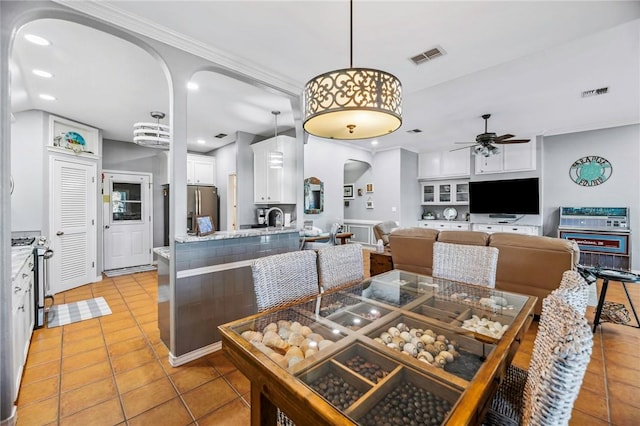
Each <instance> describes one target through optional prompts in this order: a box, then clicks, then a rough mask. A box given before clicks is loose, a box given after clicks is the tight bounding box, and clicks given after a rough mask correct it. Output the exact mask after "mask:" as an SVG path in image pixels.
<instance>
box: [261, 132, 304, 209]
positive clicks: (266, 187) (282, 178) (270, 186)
mask: <svg viewBox="0 0 640 426" xmlns="http://www.w3.org/2000/svg"><path fill="white" fill-rule="evenodd" d="M251 148H252V149H253V199H254V203H256V204H276V203H277V204H295V203H296V188H297V185H296V179H295V175H296V151H295V139H294V138H292V137H289V136H276V137H275V138H271V139H268V140H266V141H262V142H258V143H254V144H253V145H251Z"/></svg>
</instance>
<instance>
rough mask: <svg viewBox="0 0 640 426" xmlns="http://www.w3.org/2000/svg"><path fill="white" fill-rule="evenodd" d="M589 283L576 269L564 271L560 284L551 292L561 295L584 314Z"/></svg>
mask: <svg viewBox="0 0 640 426" xmlns="http://www.w3.org/2000/svg"><path fill="white" fill-rule="evenodd" d="M590 285H591V284H589V283H588V282H587V281H586V280H585V279H584V278H582V275H580V273H579V272H578V271H572V270H569V271H564V273H563V274H562V281H560V286H559V287H558V288H557V289H555V290H553V292H552V293H555V294H557V295H558V296H560V297H562V298H563V299H564V300H565V301H566V302H567V303H569V304H570V305H571V306H572V307H573V309H575V310H576V311H578V313H580V315H584V314H585V313H586V312H587V305H588V303H589V290H590V287H589V286H590ZM594 285H595V284H594Z"/></svg>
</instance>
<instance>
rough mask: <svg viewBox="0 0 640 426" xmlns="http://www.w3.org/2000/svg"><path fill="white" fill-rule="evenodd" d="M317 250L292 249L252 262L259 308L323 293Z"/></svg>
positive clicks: (260, 309)
mask: <svg viewBox="0 0 640 426" xmlns="http://www.w3.org/2000/svg"><path fill="white" fill-rule="evenodd" d="M316 257H317V255H316V252H315V251H313V250H301V251H292V252H288V253H282V254H274V255H271V256H266V257H261V258H259V259H256V260H255V261H254V262H253V264H252V265H251V273H252V274H253V285H254V288H255V294H256V305H257V307H258V311H259V312H262V311H266V310H267V309H272V308H276V307H280V306H283V305H286V304H289V303H292V302H294V301H296V300H300V299H304V298H306V297H309V296H313V295H317V294H319V293H320V287H319V286H318V269H317V265H316Z"/></svg>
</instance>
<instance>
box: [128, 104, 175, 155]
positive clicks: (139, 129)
mask: <svg viewBox="0 0 640 426" xmlns="http://www.w3.org/2000/svg"><path fill="white" fill-rule="evenodd" d="M164 116H165V114H164V112H160V111H151V117H153V118H155V119H156V122H155V123H135V124H134V125H133V141H134V142H135V143H137V144H138V145H140V146H145V147H147V148H156V149H169V145H170V143H171V139H170V137H171V134H170V132H169V130H170V128H169V126H166V125H164V124H160V119H161V118H164Z"/></svg>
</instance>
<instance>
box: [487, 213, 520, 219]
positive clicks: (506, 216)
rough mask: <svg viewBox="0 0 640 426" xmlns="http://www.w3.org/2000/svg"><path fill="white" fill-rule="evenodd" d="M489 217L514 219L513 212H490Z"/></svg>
mask: <svg viewBox="0 0 640 426" xmlns="http://www.w3.org/2000/svg"><path fill="white" fill-rule="evenodd" d="M489 217H490V218H491V219H515V218H516V215H515V214H503V213H492V214H490V215H489Z"/></svg>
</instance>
